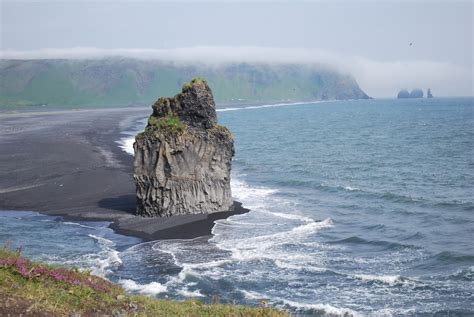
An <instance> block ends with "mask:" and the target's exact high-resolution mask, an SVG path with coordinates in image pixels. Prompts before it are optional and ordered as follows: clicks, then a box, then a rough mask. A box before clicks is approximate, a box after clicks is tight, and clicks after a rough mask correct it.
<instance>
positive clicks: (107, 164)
mask: <svg viewBox="0 0 474 317" xmlns="http://www.w3.org/2000/svg"><path fill="white" fill-rule="evenodd" d="M149 113H150V109H148V108H122V109H100V110H80V111H74V110H72V111H57V112H43V113H15V114H7V113H3V114H2V113H0V210H27V211H38V212H41V213H43V214H48V215H57V216H62V217H64V218H65V219H69V220H100V221H111V222H112V224H111V228H113V229H114V230H115V231H116V232H118V233H121V234H125V235H132V236H137V237H140V238H142V239H143V240H157V239H176V238H183V239H186V238H194V237H198V236H203V235H210V234H211V229H212V227H213V225H214V221H215V220H217V219H222V218H227V217H229V216H231V215H233V214H240V213H245V212H247V211H248V210H247V209H245V208H243V207H242V206H241V204H240V203H237V202H236V203H235V206H234V207H235V208H234V210H233V211H230V212H222V213H215V214H209V215H206V214H200V215H184V216H174V217H169V218H143V217H137V216H134V215H133V213H134V211H135V185H134V183H133V178H132V161H133V158H132V157H131V156H130V155H128V154H126V153H125V152H123V151H122V150H121V149H120V148H119V147H118V144H117V143H116V141H118V140H119V138H120V131H123V130H126V129H127V128H128V127H130V126H131V125H133V123H134V122H135V121H136V120H138V119H141V118H144V117H146V116H147V115H148V114H149Z"/></svg>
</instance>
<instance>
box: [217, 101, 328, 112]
mask: <svg viewBox="0 0 474 317" xmlns="http://www.w3.org/2000/svg"><path fill="white" fill-rule="evenodd" d="M322 102H329V100H328V101H322V100H315V101H300V102H283V103H275V104H266V105H257V106H245V107H232V108H222V109H217V110H216V111H217V112H225V111H238V110H251V109H262V108H274V107H285V106H297V105H311V104H315V103H322Z"/></svg>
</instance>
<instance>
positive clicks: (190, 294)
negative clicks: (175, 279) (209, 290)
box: [178, 288, 204, 297]
mask: <svg viewBox="0 0 474 317" xmlns="http://www.w3.org/2000/svg"><path fill="white" fill-rule="evenodd" d="M178 294H180V295H182V296H184V297H204V295H203V294H201V292H200V291H199V290H194V291H190V290H189V289H188V288H185V289H180V290H178Z"/></svg>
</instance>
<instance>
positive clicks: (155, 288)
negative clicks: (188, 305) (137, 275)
mask: <svg viewBox="0 0 474 317" xmlns="http://www.w3.org/2000/svg"><path fill="white" fill-rule="evenodd" d="M118 283H119V284H120V285H122V286H123V288H125V289H126V290H128V291H132V292H138V293H140V294H146V295H157V294H160V293H165V292H166V291H167V290H168V289H167V287H166V286H165V285H162V284H160V283H158V282H151V283H148V284H138V283H137V282H135V281H133V280H128V279H124V280H119V281H118Z"/></svg>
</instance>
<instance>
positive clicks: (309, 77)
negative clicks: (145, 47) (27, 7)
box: [0, 58, 368, 107]
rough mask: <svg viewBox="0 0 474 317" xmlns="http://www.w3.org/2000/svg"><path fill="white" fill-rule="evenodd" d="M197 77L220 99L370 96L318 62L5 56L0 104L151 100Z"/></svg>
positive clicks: (110, 103)
mask: <svg viewBox="0 0 474 317" xmlns="http://www.w3.org/2000/svg"><path fill="white" fill-rule="evenodd" d="M198 76H202V77H205V78H206V79H207V81H208V83H209V85H210V86H211V87H212V88H213V90H214V96H215V99H216V101H217V102H221V103H230V102H239V101H240V102H262V101H263V102H272V101H279V102H280V101H283V100H285V101H288V100H291V101H304V100H324V99H364V98H368V96H367V95H366V94H365V93H364V92H363V91H362V90H361V89H360V88H359V86H358V84H357V82H356V80H355V79H354V78H353V77H351V76H350V75H343V74H341V73H339V72H336V71H334V70H331V69H329V68H327V67H323V66H316V65H313V66H308V65H290V64H288V65H283V64H275V65H267V64H248V63H234V64H222V65H219V66H218V65H214V66H206V65H202V64H193V65H191V64H177V63H170V62H162V61H157V60H139V59H129V58H104V59H95V60H0V106H7V105H8V106H22V105H23V106H33V105H48V106H65V107H68V106H70V107H74V106H126V105H148V104H150V103H152V102H153V101H154V100H155V98H156V96H157V95H160V96H169V95H174V94H175V93H176V92H177V91H179V89H180V88H181V86H182V85H183V84H184V82H185V81H186V80H187V79H188V78H193V77H198Z"/></svg>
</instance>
